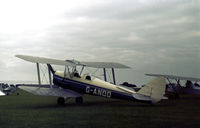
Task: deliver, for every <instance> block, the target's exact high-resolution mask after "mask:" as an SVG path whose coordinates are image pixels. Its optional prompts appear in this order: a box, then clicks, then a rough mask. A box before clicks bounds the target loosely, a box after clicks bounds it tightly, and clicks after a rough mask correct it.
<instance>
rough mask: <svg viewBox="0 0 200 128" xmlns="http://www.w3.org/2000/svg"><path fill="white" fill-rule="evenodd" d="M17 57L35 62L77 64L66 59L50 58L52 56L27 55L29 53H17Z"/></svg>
mask: <svg viewBox="0 0 200 128" xmlns="http://www.w3.org/2000/svg"><path fill="white" fill-rule="evenodd" d="M16 57H18V58H20V59H23V60H26V61H30V62H33V63H45V64H55V65H66V66H67V65H68V66H75V64H73V63H70V62H67V61H64V60H57V59H50V58H44V57H34V56H27V55H16Z"/></svg>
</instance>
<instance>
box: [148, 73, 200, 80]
mask: <svg viewBox="0 0 200 128" xmlns="http://www.w3.org/2000/svg"><path fill="white" fill-rule="evenodd" d="M145 75H147V76H155V77H164V78H168V79H175V80H190V81H200V78H193V77H183V76H174V75H162V74H145Z"/></svg>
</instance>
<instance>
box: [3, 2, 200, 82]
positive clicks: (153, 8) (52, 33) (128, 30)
mask: <svg viewBox="0 0 200 128" xmlns="http://www.w3.org/2000/svg"><path fill="white" fill-rule="evenodd" d="M0 18H1V20H0V51H1V52H0V73H1V74H0V76H1V77H0V80H1V81H5V80H9V81H11V80H13V81H21V80H24V81H30V80H31V81H35V80H37V73H36V66H35V64H33V63H29V62H25V61H23V60H20V59H19V58H16V57H15V55H16V54H24V55H32V56H42V57H48V58H56V59H62V60H66V59H76V60H80V61H108V62H119V63H123V64H125V65H128V66H130V67H131V69H125V70H124V69H123V70H122V69H120V70H117V69H116V70H115V71H116V78H117V82H118V83H122V82H124V81H128V82H129V83H135V84H145V83H147V82H148V81H149V80H151V79H152V78H151V77H147V76H145V75H144V74H145V73H159V74H169V75H179V76H190V77H198V78H200V42H199V41H200V22H199V21H200V1H199V0H95V1H94V0H73V1H71V0H17V1H16V0H1V1H0Z"/></svg>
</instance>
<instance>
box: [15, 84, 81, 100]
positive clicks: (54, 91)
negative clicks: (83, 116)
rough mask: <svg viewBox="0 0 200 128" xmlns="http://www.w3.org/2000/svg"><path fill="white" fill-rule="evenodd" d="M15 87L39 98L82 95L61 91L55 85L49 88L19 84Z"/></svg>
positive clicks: (47, 86)
mask: <svg viewBox="0 0 200 128" xmlns="http://www.w3.org/2000/svg"><path fill="white" fill-rule="evenodd" d="M17 87H18V88H20V89H22V90H24V91H27V92H29V93H32V94H34V95H41V96H58V97H64V98H68V97H81V96H82V94H80V93H78V92H75V91H72V90H69V89H63V88H60V87H58V86H55V85H54V86H52V87H51V86H50V85H33V84H19V85H17Z"/></svg>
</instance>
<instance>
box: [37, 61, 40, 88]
mask: <svg viewBox="0 0 200 128" xmlns="http://www.w3.org/2000/svg"><path fill="white" fill-rule="evenodd" d="M36 65H37V73H38V84H39V85H41V79H40V66H39V63H36Z"/></svg>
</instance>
